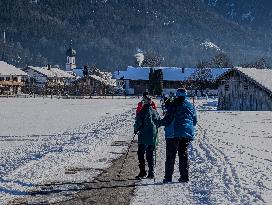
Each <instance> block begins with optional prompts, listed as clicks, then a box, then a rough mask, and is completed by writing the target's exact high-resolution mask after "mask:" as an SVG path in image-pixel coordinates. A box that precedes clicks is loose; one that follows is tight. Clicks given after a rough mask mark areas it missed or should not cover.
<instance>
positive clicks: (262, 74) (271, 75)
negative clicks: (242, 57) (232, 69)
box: [236, 67, 272, 92]
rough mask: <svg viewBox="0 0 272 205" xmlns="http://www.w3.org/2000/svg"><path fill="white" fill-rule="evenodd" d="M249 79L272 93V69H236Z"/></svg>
mask: <svg viewBox="0 0 272 205" xmlns="http://www.w3.org/2000/svg"><path fill="white" fill-rule="evenodd" d="M236 69H237V70H238V71H240V72H242V73H243V74H244V75H245V76H247V77H248V78H250V79H252V80H254V81H255V82H257V83H258V84H259V85H261V86H262V87H264V88H266V89H268V90H269V91H271V92H272V69H257V68H241V67H238V68H236Z"/></svg>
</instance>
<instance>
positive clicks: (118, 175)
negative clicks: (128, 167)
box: [117, 134, 137, 179]
mask: <svg viewBox="0 0 272 205" xmlns="http://www.w3.org/2000/svg"><path fill="white" fill-rule="evenodd" d="M136 135H137V134H134V135H133V138H132V140H131V142H130V144H129V146H128V149H127V152H126V155H125V158H124V160H123V163H122V166H121V168H120V170H119V172H118V174H117V177H118V178H119V179H120V176H121V172H122V171H123V168H124V165H125V163H126V160H127V156H128V153H129V151H130V148H131V146H132V143H133V141H134V138H135V136H136Z"/></svg>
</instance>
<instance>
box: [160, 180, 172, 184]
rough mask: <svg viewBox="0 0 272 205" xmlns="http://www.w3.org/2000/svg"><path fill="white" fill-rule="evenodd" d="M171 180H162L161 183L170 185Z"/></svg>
mask: <svg viewBox="0 0 272 205" xmlns="http://www.w3.org/2000/svg"><path fill="white" fill-rule="evenodd" d="M171 182H172V179H163V181H162V183H164V184H167V183H171Z"/></svg>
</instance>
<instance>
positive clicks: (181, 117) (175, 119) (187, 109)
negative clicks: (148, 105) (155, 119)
mask: <svg viewBox="0 0 272 205" xmlns="http://www.w3.org/2000/svg"><path fill="white" fill-rule="evenodd" d="M196 123H197V116H196V111H195V108H194V106H193V105H192V104H191V103H190V102H189V101H188V100H187V99H184V98H182V97H179V98H176V99H175V100H174V102H173V103H172V104H171V106H170V107H169V109H168V110H167V112H166V115H165V117H164V118H163V119H162V120H161V121H160V125H162V126H165V138H174V137H184V138H188V139H191V140H193V139H194V130H195V128H194V126H196Z"/></svg>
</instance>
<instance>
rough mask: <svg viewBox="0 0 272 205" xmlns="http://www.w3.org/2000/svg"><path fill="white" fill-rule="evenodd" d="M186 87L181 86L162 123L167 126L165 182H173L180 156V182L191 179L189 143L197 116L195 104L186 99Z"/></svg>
mask: <svg viewBox="0 0 272 205" xmlns="http://www.w3.org/2000/svg"><path fill="white" fill-rule="evenodd" d="M186 95H187V93H186V89H184V88H179V89H178V90H177V92H176V98H175V100H174V101H173V103H171V106H170V107H169V109H168V110H167V112H166V115H165V117H164V118H163V119H162V120H161V121H160V125H162V126H165V138H166V162H165V176H164V180H163V182H164V183H168V182H172V175H173V172H174V165H175V158H176V154H177V152H178V156H179V172H180V178H179V182H188V181H189V163H188V145H189V143H190V141H192V140H193V139H194V127H195V126H196V123H197V116H196V111H195V109H194V106H193V105H192V104H191V103H190V102H189V101H188V100H187V99H186Z"/></svg>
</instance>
